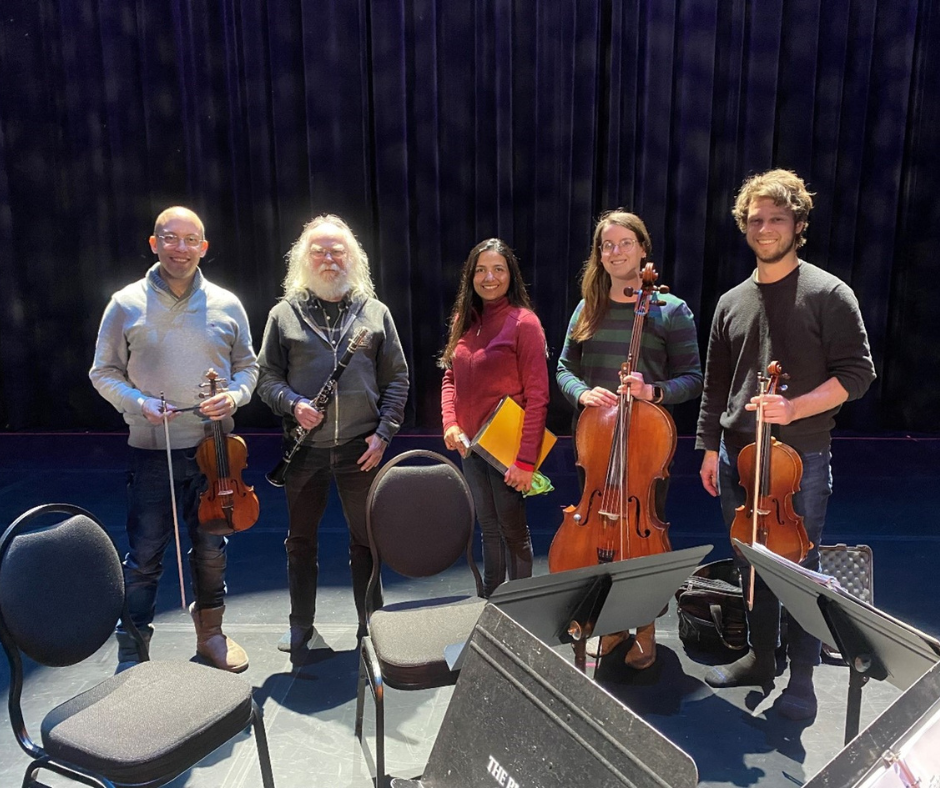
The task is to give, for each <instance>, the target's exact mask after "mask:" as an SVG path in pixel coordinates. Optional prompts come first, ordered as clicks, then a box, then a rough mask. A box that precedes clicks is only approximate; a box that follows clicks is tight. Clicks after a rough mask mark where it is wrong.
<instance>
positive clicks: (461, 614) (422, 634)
mask: <svg viewBox="0 0 940 788" xmlns="http://www.w3.org/2000/svg"><path fill="white" fill-rule="evenodd" d="M441 602H442V600H440V599H436V600H429V602H420V601H419V602H409V603H406V604H404V605H387V606H386V607H385V608H383V609H381V610H376V611H375V613H373V614H372V618H371V619H370V620H369V636H370V638H371V639H372V643H373V646H374V648H375V653H376V655H378V658H379V662H380V663H381V668H382V678H383V680H384V681H385V683H386V684H387V685H388V686H389V687H393V688H395V689H408V688H409V687H413V686H446V685H447V684H453V683H455V682H456V681H457V676H458V675H459V672H458V671H451V670H450V668H448V666H447V662H446V660H445V659H444V649H445V648H446V647H447V646H451V645H453V644H455V643H462V642H464V641H466V640H469V639H470V633H471V632H473V627H474V626H475V625H476V623H477V619H478V618H479V617H480V614H481V613H482V612H483V608H484V607H486V600H485V599H480V598H479V597H468V598H466V599H461V600H459V601H457V602H446V603H444V604H442V603H441Z"/></svg>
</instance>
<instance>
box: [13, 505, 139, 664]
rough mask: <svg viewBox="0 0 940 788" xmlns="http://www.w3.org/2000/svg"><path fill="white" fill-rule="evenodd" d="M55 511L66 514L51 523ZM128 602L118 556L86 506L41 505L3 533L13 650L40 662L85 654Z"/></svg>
mask: <svg viewBox="0 0 940 788" xmlns="http://www.w3.org/2000/svg"><path fill="white" fill-rule="evenodd" d="M50 514H58V515H62V514H65V515H68V517H67V518H65V519H61V520H59V521H57V522H54V523H53V524H51V525H49V524H48V522H49V517H48V515H50ZM43 523H45V525H44V524H43ZM123 607H124V577H123V573H122V569H121V559H120V556H119V555H118V552H117V549H116V548H115V546H114V542H113V541H112V540H111V537H110V536H109V535H108V533H107V531H106V530H105V528H104V526H103V525H102V524H101V523H100V522H99V521H98V520H97V519H96V518H95V517H94V516H93V515H92V514H90V513H89V512H86V511H85V510H84V509H81V508H79V507H77V506H71V505H68V504H46V505H44V506H38V507H36V508H35V509H31V510H30V511H28V512H26V513H25V514H23V515H22V516H21V517H19V518H18V519H17V520H16V521H15V522H14V523H13V524H12V525H10V526H9V528H7V529H6V531H5V532H4V533H3V536H2V537H0V637H2V640H3V645H4V647H5V648H6V649H7V650H8V656H9V648H10V647H11V646H13V647H16V648H18V649H20V650H21V651H22V652H23V653H24V654H26V655H28V656H29V657H30V658H31V659H33V660H35V661H36V662H38V663H40V664H42V665H49V666H62V665H73V664H75V663H77V662H81V661H82V660H83V659H85V658H87V657H89V656H91V655H92V654H93V653H95V651H97V650H98V649H99V648H101V646H102V645H103V644H104V643H105V641H106V640H107V639H108V638H109V637H110V636H111V634H112V633H113V632H114V626H115V624H116V623H117V620H118V619H119V618H120V617H121V613H122V610H123ZM11 659H12V657H11Z"/></svg>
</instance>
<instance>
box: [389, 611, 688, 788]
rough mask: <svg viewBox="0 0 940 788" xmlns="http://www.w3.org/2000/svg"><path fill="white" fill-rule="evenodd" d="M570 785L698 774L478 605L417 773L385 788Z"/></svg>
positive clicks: (649, 784) (553, 657)
mask: <svg viewBox="0 0 940 788" xmlns="http://www.w3.org/2000/svg"><path fill="white" fill-rule="evenodd" d="M657 612H658V611H657ZM576 785H589V786H604V787H605V788H613V787H614V786H624V788H626V787H627V786H629V787H630V788H695V786H696V785H698V772H697V769H696V767H695V763H694V761H693V760H692V759H691V758H690V757H689V755H688V754H687V753H685V752H683V751H682V750H681V749H679V748H678V747H677V746H676V745H675V744H673V743H672V742H670V741H669V740H668V739H667V738H666V737H665V736H663V735H662V734H661V733H659V732H658V731H657V730H656V729H655V728H653V727H652V726H651V725H649V724H648V723H646V722H645V721H644V720H642V719H641V718H640V717H638V716H637V715H636V714H634V713H633V712H632V711H630V710H629V709H628V708H627V707H626V706H624V705H623V703H621V702H620V701H619V700H617V699H616V698H615V697H613V695H611V694H610V693H608V692H607V691H606V690H604V689H603V688H602V687H600V686H599V685H597V684H596V683H595V682H594V681H592V680H591V679H589V678H588V677H587V676H585V675H584V674H583V673H581V672H580V671H578V670H577V669H576V668H575V667H574V666H573V665H572V664H571V663H570V662H568V661H567V660H566V659H565V658H564V657H562V656H561V655H560V654H559V653H558V652H556V651H554V650H553V649H551V648H549V647H548V646H547V645H546V644H545V643H543V642H541V641H540V640H539V639H538V638H536V637H535V636H533V634H532V633H531V632H529V631H527V630H526V629H525V628H524V627H523V626H521V625H520V624H519V623H517V622H516V621H514V620H513V618H511V617H510V616H509V615H507V613H506V612H504V611H503V610H501V609H500V608H499V607H498V606H496V605H495V604H490V605H487V606H486V608H485V609H484V610H483V613H482V615H481V616H480V619H479V620H478V621H477V624H476V626H475V627H474V630H473V634H472V635H471V637H470V640H469V641H468V645H467V648H466V649H465V659H464V665H463V668H462V670H461V672H460V677H459V678H458V679H457V684H456V686H455V687H454V694H453V695H452V696H451V700H450V703H449V704H448V706H447V711H446V712H445V714H444V719H443V721H442V723H441V728H440V732H439V733H438V735H437V739H436V740H435V742H434V747H433V748H432V750H431V755H430V757H429V759H428V764H427V766H426V767H425V770H424V774H423V775H422V776H421V778H420V779H417V780H406V779H402V778H393V779H392V787H393V788H490V787H491V786H502V787H503V788H526V787H527V786H540V787H541V788H569V787H570V786H576Z"/></svg>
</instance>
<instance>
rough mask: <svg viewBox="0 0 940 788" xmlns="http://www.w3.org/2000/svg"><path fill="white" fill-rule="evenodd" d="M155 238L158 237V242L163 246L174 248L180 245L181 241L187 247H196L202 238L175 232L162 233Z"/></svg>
mask: <svg viewBox="0 0 940 788" xmlns="http://www.w3.org/2000/svg"><path fill="white" fill-rule="evenodd" d="M157 238H159V239H160V243H162V244H163V245H164V246H166V247H168V248H171V249H175V248H176V247H177V246H179V245H180V241H182V242H183V243H184V244H185V245H186V246H187V247H188V248H190V249H196V248H198V247H199V244H201V243H202V238H200V237H199V236H198V235H182V236H180V235H177V234H176V233H164V234H163V235H158V236H157Z"/></svg>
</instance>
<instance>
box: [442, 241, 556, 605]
mask: <svg viewBox="0 0 940 788" xmlns="http://www.w3.org/2000/svg"><path fill="white" fill-rule="evenodd" d="M440 364H441V366H442V367H443V368H444V370H445V371H444V381H443V384H442V386H441V413H442V416H443V422H444V443H445V444H446V446H447V448H448V449H450V450H452V451H457V452H459V453H460V455H461V457H463V471H464V476H466V478H467V483H468V484H469V485H470V490H471V492H472V493H473V503H474V506H475V507H476V512H477V520H478V521H479V523H480V529H481V531H482V532H483V589H484V595H485V596H487V597H488V596H489V595H490V594H491V593H493V591H494V590H495V589H496V587H497V586H498V585H499V584H500V583H502V582H503V581H504V580H505V579H506V576H507V572H508V576H509V579H510V580H515V579H516V578H519V577H529V576H530V575H531V574H532V540H531V539H530V538H529V526H528V524H527V523H526V517H525V499H524V498H523V497H522V493H523V492H524V491H527V490H529V489H530V488H531V486H532V473H533V471H534V470H535V463H536V461H537V459H538V450H539V447H540V446H541V441H542V434H543V432H544V430H545V413H546V410H547V409H548V369H547V366H546V345H545V332H544V331H543V330H542V324H541V323H540V322H539V319H538V317H536V315H535V313H534V312H533V311H532V308H531V303H530V301H529V296H528V293H526V289H525V283H524V282H523V281H522V273H521V272H520V270H519V263H518V262H517V261H516V256H515V255H514V254H513V252H512V249H510V248H509V247H508V246H507V245H506V244H505V243H504V242H503V241H501V240H499V239H498V238H490V239H489V240H487V241H482V242H481V243H478V244H477V245H476V246H475V247H473V249H472V250H471V251H470V256H469V257H468V258H467V262H466V263H465V264H464V267H463V273H462V274H461V277H460V287H459V289H458V291H457V300H456V302H455V304H454V309H453V313H452V314H451V323H450V338H449V340H448V342H447V347H446V348H445V349H444V352H443V354H442V355H441V361H440ZM504 396H509V397H512V398H513V399H514V400H515V401H516V402H517V403H518V404H519V405H520V406H522V408H523V409H524V410H525V418H524V420H523V427H522V443H521V445H520V446H519V453H518V454H517V456H516V461H515V463H513V465H511V466H510V467H509V469H508V470H507V471H506V473H505V474H502V473H500V472H499V471H498V470H496V469H495V468H493V467H492V466H491V465H489V463H487V462H486V460H484V459H483V458H482V457H480V456H479V455H477V454H474V453H472V452H468V451H467V449H466V447H465V445H464V443H463V442H462V440H461V437H462V436H469V437H471V438H472V437H473V436H474V435H475V434H476V433H477V431H478V430H479V429H480V427H481V426H482V425H483V423H484V422H485V421H486V420H487V419H488V418H489V416H490V415H491V414H492V413H493V411H494V410H495V409H496V406H497V405H498V404H499V401H500V400H501V399H502V398H503V397H504Z"/></svg>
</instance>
